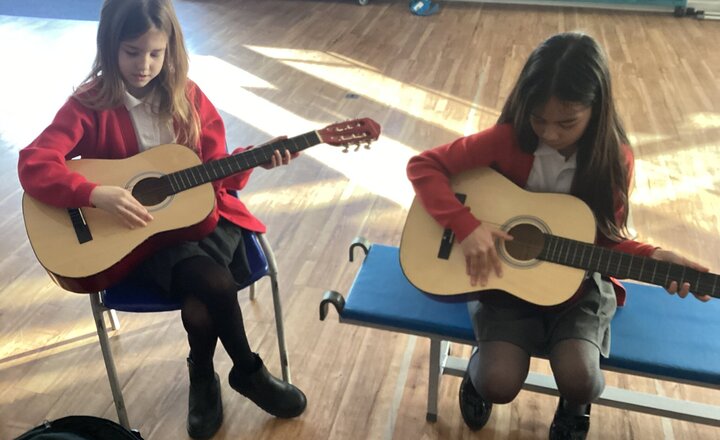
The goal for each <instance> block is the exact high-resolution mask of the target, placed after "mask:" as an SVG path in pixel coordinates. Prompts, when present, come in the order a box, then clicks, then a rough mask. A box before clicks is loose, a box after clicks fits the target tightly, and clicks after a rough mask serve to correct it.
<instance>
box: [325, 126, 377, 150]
mask: <svg viewBox="0 0 720 440" xmlns="http://www.w3.org/2000/svg"><path fill="white" fill-rule="evenodd" d="M380 130H381V128H380V124H378V123H377V122H375V121H373V120H372V119H370V118H361V119H352V120H350V121H344V122H338V123H336V124H330V125H328V126H327V127H325V128H323V129H321V130H318V132H317V133H318V136H320V139H321V140H322V141H323V142H324V143H326V144H328V145H334V146H336V147H344V150H343V151H344V152H347V151H348V148H349V147H350V146H353V145H354V146H355V151H357V150H359V149H360V147H361V146H362V147H365V148H370V143H371V142H372V141H375V140H377V138H378V136H380Z"/></svg>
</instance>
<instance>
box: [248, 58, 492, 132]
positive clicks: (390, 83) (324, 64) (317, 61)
mask: <svg viewBox="0 0 720 440" xmlns="http://www.w3.org/2000/svg"><path fill="white" fill-rule="evenodd" d="M245 47H247V48H248V49H250V50H252V51H255V52H257V53H259V54H261V55H264V56H266V57H269V58H273V59H275V60H277V61H279V62H281V63H283V64H285V65H288V66H290V67H293V68H295V69H297V70H299V71H301V72H303V73H306V74H308V75H312V76H314V77H316V78H319V79H321V80H323V81H326V82H328V83H330V84H334V85H336V86H338V87H340V88H343V89H346V90H348V91H352V92H354V93H357V94H358V95H362V96H366V97H367V98H369V99H372V100H373V101H375V102H377V103H380V104H382V105H384V106H387V107H389V108H393V109H398V110H402V111H405V112H407V113H408V114H411V115H413V116H415V117H418V118H421V119H422V120H423V121H425V122H427V123H428V124H433V125H437V126H440V127H444V128H446V129H448V130H451V131H454V132H456V133H458V134H463V133H466V132H467V126H468V120H467V117H466V116H467V115H468V114H470V113H473V114H485V115H487V114H489V115H491V116H492V119H496V118H497V116H498V115H499V113H498V111H497V109H494V108H487V107H482V106H478V105H477V104H474V103H472V102H470V101H467V100H463V99H459V98H457V97H455V96H452V95H449V94H446V93H443V92H439V91H436V90H432V89H428V88H424V87H420V86H417V85H414V84H407V83H403V82H400V81H398V80H396V79H393V78H391V77H389V76H386V75H384V74H382V73H380V72H378V71H377V70H376V69H375V68H373V67H370V66H367V65H364V64H362V63H359V62H357V61H355V60H353V59H350V58H347V57H344V56H342V55H339V54H336V53H333V52H322V51H315V50H298V49H285V48H277V47H261V46H245ZM449 106H458V107H459V110H458V111H456V112H448V111H447V108H448V107H449ZM453 114H455V115H458V116H461V117H459V118H458V119H452V117H449V115H453Z"/></svg>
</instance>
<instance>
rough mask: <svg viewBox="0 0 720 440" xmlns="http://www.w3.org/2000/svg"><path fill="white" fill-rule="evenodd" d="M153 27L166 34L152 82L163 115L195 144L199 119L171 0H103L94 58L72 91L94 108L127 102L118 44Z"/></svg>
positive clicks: (182, 138)
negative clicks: (190, 93)
mask: <svg viewBox="0 0 720 440" xmlns="http://www.w3.org/2000/svg"><path fill="white" fill-rule="evenodd" d="M151 28H157V29H158V30H160V31H162V32H164V33H165V35H167V38H168V44H167V48H166V51H165V62H164V64H163V67H162V70H161V71H160V74H159V75H158V76H157V77H156V78H155V79H153V80H152V82H151V83H150V85H151V86H152V87H153V92H155V93H156V94H157V96H158V102H159V110H158V111H159V115H160V116H161V117H165V118H168V119H172V120H173V121H174V122H175V126H176V128H177V133H176V142H179V143H184V144H186V145H188V146H189V147H190V148H196V147H197V145H198V142H199V139H200V122H199V117H198V115H197V111H196V110H195V107H194V106H193V105H192V102H191V97H189V96H188V92H187V90H188V88H187V82H188V79H187V74H188V68H189V61H188V54H187V50H186V49H185V42H184V38H183V34H182V29H181V28H180V23H179V22H178V19H177V15H176V14H175V8H174V7H173V5H172V2H171V0H105V3H104V4H103V7H102V12H101V13H100V24H99V26H98V32H97V55H96V56H95V62H94V63H93V67H92V70H91V71H90V74H89V75H88V76H87V78H85V80H84V81H83V82H82V84H81V85H80V86H79V87H78V89H77V90H76V92H75V95H74V96H75V97H76V98H77V99H78V100H80V102H82V103H83V104H85V105H87V106H88V107H90V108H93V109H96V110H103V109H108V108H114V107H118V106H120V105H123V103H124V94H125V86H124V85H123V80H122V76H121V74H120V68H119V65H118V53H119V50H120V44H121V43H122V42H124V41H128V40H132V39H135V38H137V37H139V36H141V35H143V34H144V33H145V32H147V31H148V30H150V29H151Z"/></svg>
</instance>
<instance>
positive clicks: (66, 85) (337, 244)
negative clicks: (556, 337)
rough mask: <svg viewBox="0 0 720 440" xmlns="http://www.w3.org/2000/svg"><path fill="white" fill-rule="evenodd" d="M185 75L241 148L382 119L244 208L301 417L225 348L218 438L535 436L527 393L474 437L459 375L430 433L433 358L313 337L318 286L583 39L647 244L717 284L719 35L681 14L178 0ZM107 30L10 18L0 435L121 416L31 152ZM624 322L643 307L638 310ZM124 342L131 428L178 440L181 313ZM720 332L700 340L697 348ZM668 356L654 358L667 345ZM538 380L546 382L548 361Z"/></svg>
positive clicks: (300, 166)
mask: <svg viewBox="0 0 720 440" xmlns="http://www.w3.org/2000/svg"><path fill="white" fill-rule="evenodd" d="M176 6H177V9H178V13H179V15H180V19H181V22H182V23H183V25H184V31H185V35H186V39H187V42H188V46H189V48H190V50H191V51H192V71H191V73H192V77H193V78H194V79H195V80H196V81H197V82H198V83H199V84H200V86H201V87H202V88H203V89H204V90H205V91H206V92H207V93H208V95H209V96H210V98H211V99H212V100H213V101H214V102H215V104H216V105H217V107H218V108H219V109H220V110H221V113H222V115H223V117H224V119H225V122H226V124H227V130H228V140H229V143H230V144H231V145H248V144H255V143H259V142H262V141H264V140H267V139H269V138H271V137H274V136H277V135H282V134H287V135H296V134H300V133H304V132H305V131H308V130H312V129H315V128H320V127H322V126H324V125H326V124H328V123H331V122H335V121H339V120H344V119H350V118H355V117H361V116H363V117H364V116H367V117H372V118H374V119H375V120H377V121H378V122H380V123H381V124H382V126H383V135H382V137H381V138H380V140H379V141H378V142H377V143H376V144H375V145H374V148H373V149H372V150H369V151H359V152H358V153H352V154H342V153H341V152H340V151H339V150H337V149H334V148H332V147H329V146H318V147H315V148H313V149H310V150H308V151H307V152H306V153H305V154H303V155H302V156H301V157H300V158H299V159H297V160H296V161H295V163H294V164H293V165H292V166H290V167H284V168H281V169H277V170H273V171H265V170H258V171H256V172H255V174H254V175H253V178H252V179H251V182H250V185H249V186H248V188H247V190H245V191H243V194H242V197H243V199H244V200H245V202H246V203H247V204H248V205H249V206H250V207H251V209H252V211H253V212H254V213H256V214H257V215H258V216H259V217H260V218H261V219H262V220H263V221H264V222H266V224H267V225H268V228H269V233H268V238H269V240H270V242H271V243H272V245H273V247H274V250H275V253H276V255H277V257H278V264H279V266H280V277H281V279H280V288H281V293H282V297H283V301H284V311H285V325H286V331H287V342H288V349H289V354H290V364H291V368H292V374H293V380H294V383H296V384H297V385H298V386H299V387H300V388H302V389H303V390H304V391H305V392H306V394H307V396H308V399H309V404H308V409H307V411H306V412H305V414H304V415H303V416H302V417H300V418H298V419H296V420H291V421H281V420H276V419H273V418H271V417H269V416H268V415H266V414H265V413H263V412H262V411H261V410H259V409H258V408H256V407H255V406H254V405H253V404H252V403H249V401H248V400H246V399H245V398H243V397H242V396H240V395H238V394H236V393H234V392H233V391H232V390H231V389H230V388H229V386H227V381H226V375H227V372H228V371H229V368H230V363H229V361H228V358H227V356H226V355H225V353H224V352H223V351H222V350H218V353H217V356H216V365H217V368H218V371H219V373H220V375H221V378H222V383H223V393H224V407H225V414H226V417H225V423H224V425H223V427H222V429H221V431H220V433H219V434H218V435H217V436H216V438H220V439H222V438H226V439H246V438H258V439H284V438H296V439H307V440H310V439H312V440H316V439H343V440H345V439H391V438H392V439H403V440H404V439H423V440H425V439H428V440H430V439H451V438H452V439H469V438H477V439H491V438H494V439H542V438H547V431H548V426H549V424H550V421H551V419H552V415H553V411H554V409H555V404H556V400H555V398H552V397H549V396H544V395H539V394H534V393H530V392H525V391H523V392H521V393H520V396H519V397H518V398H517V399H516V400H515V401H514V402H513V403H512V404H509V405H501V406H497V407H496V408H495V410H494V412H493V416H492V418H491V420H490V422H489V424H488V425H487V426H486V427H485V428H484V429H483V430H482V431H480V432H477V433H472V432H470V431H469V430H468V429H467V428H466V427H465V425H464V424H463V422H462V419H461V416H460V411H459V408H458V404H457V391H458V385H459V379H457V378H446V379H445V380H444V381H443V385H442V387H441V389H440V408H439V411H440V412H439V419H438V421H437V422H436V423H434V424H431V423H427V422H425V399H426V392H427V362H426V359H427V355H428V351H429V344H428V343H427V341H426V340H424V339H420V338H415V337H407V336H402V335H397V334H392V333H388V332H382V331H378V330H370V329H365V328H359V327H354V326H349V325H344V324H342V325H341V324H338V322H337V319H336V317H335V314H334V313H332V314H331V316H330V318H329V319H328V320H327V321H325V322H320V321H319V320H318V304H319V301H320V298H321V296H322V293H323V292H324V291H325V290H326V289H335V290H338V291H340V292H347V289H348V288H349V285H350V283H351V281H352V278H353V276H354V274H355V272H356V270H357V269H358V263H349V262H348V261H347V246H348V244H349V243H350V241H351V240H352V239H353V238H354V237H355V236H358V235H362V236H365V237H367V238H368V239H369V240H371V241H373V242H378V243H386V244H391V245H397V244H398V243H399V237H400V233H401V230H402V227H403V222H404V216H405V213H406V210H407V207H408V206H409V204H410V201H411V200H412V191H411V188H410V186H409V184H408V183H407V181H406V178H405V170H404V168H405V164H406V162H407V159H408V158H409V157H410V156H411V155H413V154H416V153H417V152H420V151H423V150H425V149H427V148H430V147H433V146H435V145H439V144H440V143H444V142H448V141H451V140H453V139H454V138H456V137H458V136H461V135H463V134H466V133H471V132H474V131H477V130H479V129H480V128H483V127H486V126H488V125H490V124H492V123H493V122H494V121H495V119H496V118H497V116H498V114H499V110H500V108H501V106H502V104H503V102H504V100H505V98H506V97H507V95H508V93H509V89H510V87H511V85H512V83H513V82H514V80H515V78H516V76H517V74H518V72H519V69H520V68H521V66H522V64H523V63H524V61H525V59H526V57H527V55H528V54H529V52H530V51H531V49H532V48H533V47H535V46H536V44H538V43H539V42H540V41H541V40H543V39H544V38H546V37H547V36H549V35H550V34H552V33H555V32H558V31H564V30H578V29H579V30H584V31H586V32H588V33H590V34H592V35H594V36H595V37H596V38H597V39H598V40H599V41H600V42H601V43H602V45H603V46H604V47H605V48H606V49H607V52H608V54H609V59H610V62H611V68H612V73H613V75H614V81H615V91H616V98H617V105H618V107H619V110H620V112H621V114H622V116H623V117H624V120H625V122H626V125H627V128H628V131H629V133H630V135H631V136H632V140H633V146H634V148H635V151H636V155H637V176H636V179H635V180H636V188H635V190H634V192H633V200H632V201H633V208H634V210H633V215H634V223H635V226H636V228H637V230H638V231H639V234H640V238H641V239H642V240H646V241H648V242H652V243H654V244H656V245H659V246H662V247H667V248H671V249H676V250H679V251H682V252H684V253H686V254H687V256H689V257H692V258H694V259H696V260H698V261H700V262H702V263H704V264H706V265H708V266H710V267H711V268H712V269H713V271H714V272H716V273H717V272H719V271H720V252H718V250H719V249H720V238H719V235H718V232H719V231H720V191H719V190H718V188H719V187H720V165H718V164H719V163H720V76H719V74H718V72H720V56H719V54H718V50H717V47H718V42H720V26H719V25H718V23H717V22H713V21H698V20H694V19H690V18H684V19H678V18H674V17H672V16H671V15H670V14H664V15H659V14H641V13H633V12H603V11H594V10H582V9H559V8H556V9H548V8H536V7H527V6H491V5H481V4H478V3H460V2H453V3H443V4H442V10H441V13H440V14H438V15H435V16H432V17H427V18H421V17H416V16H413V15H411V14H410V13H409V12H408V8H407V2H405V1H396V2H395V1H394V2H390V1H381V0H373V1H371V2H370V5H368V6H365V7H360V6H358V5H357V3H356V2H354V1H350V0H342V1H300V0H298V1H289V0H284V1H281V0H263V1H248V0H203V1H200V0H194V1H189V0H176ZM96 25H97V24H96V22H92V21H83V20H71V19H47V18H32V17H24V16H0V41H2V42H3V43H2V46H0V59H2V60H3V63H2V64H3V68H2V69H0V96H2V97H3V98H2V100H0V172H1V173H2V175H3V176H4V178H3V179H1V180H0V207H2V208H3V209H2V218H1V219H0V224H2V226H3V229H2V230H0V255H3V256H4V257H3V258H2V260H1V261H0V438H3V439H6V438H13V437H15V436H17V435H19V434H20V433H21V432H24V431H26V430H28V429H29V428H30V427H32V426H35V425H37V424H39V423H40V422H42V420H43V419H54V418H58V417H61V416H64V415H69V414H92V415H96V416H102V417H107V418H110V419H114V420H116V417H117V416H116V414H115V410H114V407H113V403H112V399H111V395H110V389H109V386H108V382H107V378H106V376H105V369H104V366H103V363H102V357H101V354H100V350H99V345H98V342H97V337H96V336H95V330H94V325H93V321H92V317H91V313H90V307H89V301H88V298H87V297H86V296H83V295H77V294H72V293H67V292H64V291H62V290H61V289H59V288H58V287H56V286H55V285H53V284H52V283H51V281H50V279H49V278H48V277H47V276H46V274H45V272H44V271H43V269H42V268H41V267H40V266H39V265H38V264H37V262H36V260H35V258H34V256H33V253H32V251H31V249H30V247H29V245H28V243H27V240H26V237H25V232H24V227H23V222H22V216H21V212H20V200H21V196H22V191H21V190H20V188H19V185H18V182H17V174H16V162H17V151H18V150H19V149H20V148H22V147H23V146H25V145H27V143H29V142H30V141H31V140H32V139H33V137H34V136H35V135H36V134H37V133H38V132H39V131H40V130H42V129H43V128H44V127H45V126H46V125H47V124H48V123H49V121H50V119H51V118H52V116H53V115H54V113H55V111H56V110H57V108H59V106H60V105H61V104H62V102H63V101H64V99H65V97H66V96H67V95H68V94H69V93H70V92H71V90H72V87H73V86H74V85H77V83H78V82H79V81H80V80H81V79H82V78H83V77H84V75H85V74H86V73H87V71H89V68H90V63H91V62H92V59H93V56H94V38H95V29H96ZM268 293H269V286H268V285H267V284H262V285H261V286H260V289H259V296H258V300H257V301H256V302H255V303H251V302H250V301H249V300H248V299H247V296H246V295H245V294H244V293H241V298H242V300H241V303H242V307H243V311H244V315H245V318H246V322H247V331H248V334H249V337H250V341H251V343H252V346H253V348H254V349H255V350H257V351H258V352H259V353H260V354H261V355H262V356H263V358H264V359H265V360H266V363H267V365H268V366H269V368H270V369H271V371H273V372H274V373H275V374H279V366H278V365H279V363H278V355H277V344H276V339H275V331H274V324H273V315H272V301H271V299H270V295H269V294H268ZM629 307H632V298H630V301H629ZM121 319H122V321H123V328H122V329H121V330H120V332H119V333H117V334H116V335H115V336H114V337H113V338H112V344H113V349H114V353H115V356H116V363H117V366H118V370H119V374H120V377H121V381H122V385H123V390H124V393H125V398H126V401H127V404H128V407H129V416H130V420H131V423H132V425H133V426H134V427H136V428H138V429H140V431H141V432H142V433H143V435H144V436H145V438H147V439H160V440H162V439H183V438H186V434H185V415H186V399H187V375H186V368H185V361H184V359H185V356H186V355H187V347H186V342H185V337H184V331H183V328H182V325H181V323H180V319H179V315H178V313H166V314H154V315H150V316H145V315H127V314H121ZM716 336H717V335H687V337H688V340H692V339H694V338H704V337H716ZM658 350H662V347H658ZM533 368H534V369H535V370H540V371H547V365H546V364H545V363H543V362H540V361H537V362H534V363H533ZM607 376H608V377H607V381H608V383H609V384H612V385H623V386H628V387H632V388H633V389H638V390H645V391H647V392H651V393H657V394H659V395H670V396H683V397H688V398H692V399H695V400H698V401H701V402H709V403H714V404H720V393H719V392H718V391H714V392H709V391H705V390H701V389H698V388H694V387H689V386H678V385H675V384H669V383H663V382H659V381H655V380H650V379H629V378H628V377H625V376H618V375H615V374H608V375H607ZM589 438H590V439H653V440H654V439H720V430H718V429H716V428H710V427H707V426H702V425H695V424H690V423H682V422H677V421H671V420H668V419H663V418H660V417H655V416H649V415H639V414H636V413H630V412H625V411H620V410H615V409H610V408H604V407H599V406H596V407H594V408H593V416H592V428H591V431H590V435H589Z"/></svg>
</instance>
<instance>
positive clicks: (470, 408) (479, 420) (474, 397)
mask: <svg viewBox="0 0 720 440" xmlns="http://www.w3.org/2000/svg"><path fill="white" fill-rule="evenodd" d="M491 412H492V403H491V402H488V401H487V400H485V399H483V398H482V396H481V395H480V394H479V393H478V392H477V391H476V390H475V387H474V386H473V383H472V380H470V373H469V372H468V371H467V370H466V371H465V376H464V377H463V380H462V383H461V384H460V413H461V414H462V418H463V420H464V421H465V424H466V425H468V427H469V428H470V429H471V430H473V431H477V430H478V429H481V428H482V427H483V426H485V424H486V423H487V422H488V420H489V419H490V413H491Z"/></svg>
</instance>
